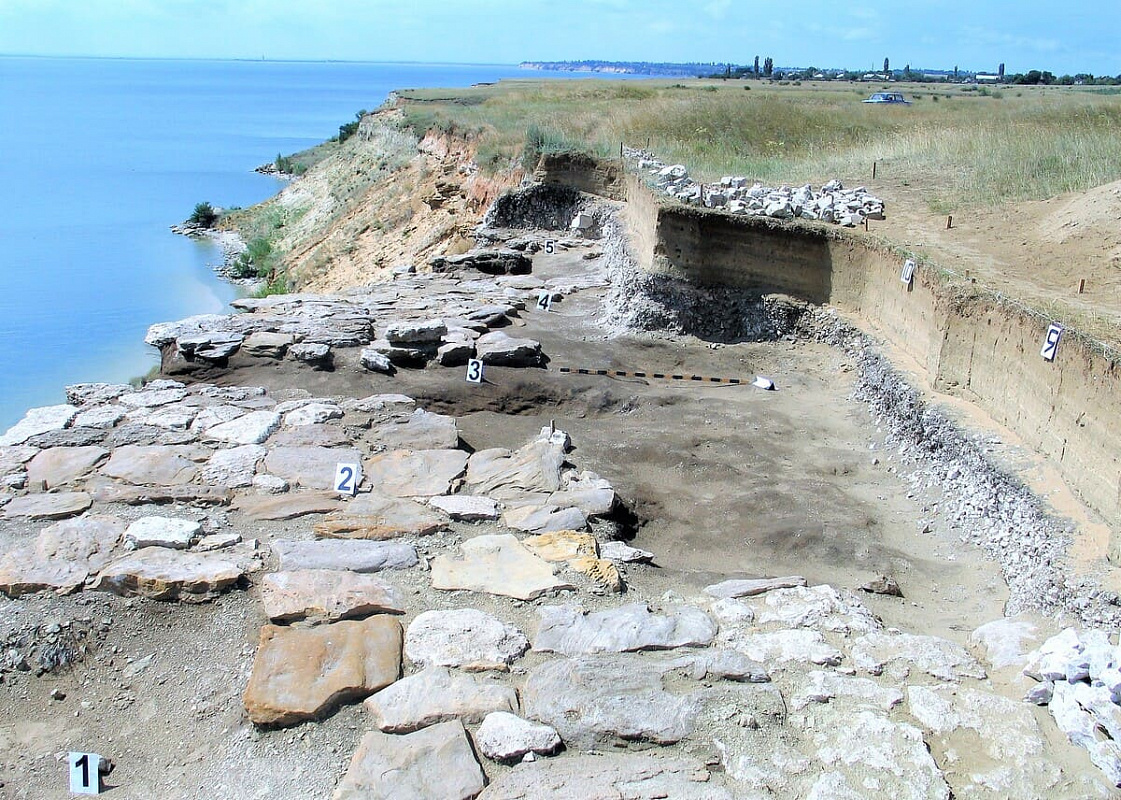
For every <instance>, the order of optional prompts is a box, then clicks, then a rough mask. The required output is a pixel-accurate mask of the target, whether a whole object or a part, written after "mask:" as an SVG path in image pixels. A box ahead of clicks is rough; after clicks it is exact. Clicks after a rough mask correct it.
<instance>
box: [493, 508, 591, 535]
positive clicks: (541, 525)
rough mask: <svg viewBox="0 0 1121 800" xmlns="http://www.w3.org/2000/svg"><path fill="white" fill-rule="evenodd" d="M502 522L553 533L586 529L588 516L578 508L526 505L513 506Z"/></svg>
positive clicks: (539, 531) (512, 526)
mask: <svg viewBox="0 0 1121 800" xmlns="http://www.w3.org/2000/svg"><path fill="white" fill-rule="evenodd" d="M502 524H503V525H505V526H506V527H507V528H513V529H515V530H519V531H525V532H526V533H552V532H556V531H578V530H584V529H585V528H587V527H588V518H587V517H586V516H584V512H583V511H581V510H580V509H578V508H557V507H556V506H553V505H543V506H539V505H525V506H517V507H515V508H511V509H510V510H509V511H507V512H506V513H505V514H503V515H502Z"/></svg>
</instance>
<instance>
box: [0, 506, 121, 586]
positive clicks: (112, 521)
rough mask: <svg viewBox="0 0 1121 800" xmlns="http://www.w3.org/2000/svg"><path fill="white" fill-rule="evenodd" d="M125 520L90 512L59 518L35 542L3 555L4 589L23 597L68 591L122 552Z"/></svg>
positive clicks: (0, 572) (0, 571) (0, 581)
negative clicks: (25, 595) (43, 592)
mask: <svg viewBox="0 0 1121 800" xmlns="http://www.w3.org/2000/svg"><path fill="white" fill-rule="evenodd" d="M124 531H125V523H124V521H122V520H120V519H118V518H117V517H111V516H101V515H90V516H86V517H82V518H80V519H73V520H65V521H63V522H56V523H55V524H54V525H51V526H50V527H48V528H44V529H43V530H42V531H40V532H39V535H38V536H37V537H36V538H35V542H34V543H33V544H30V545H26V546H24V547H19V548H16V549H15V550H13V551H11V552H9V553H8V554H7V555H5V556H4V557H3V558H0V592H3V593H4V594H6V595H8V596H9V597H19V596H21V595H24V594H29V593H31V592H38V591H42V590H53V591H56V592H58V593H59V594H68V593H70V592H73V591H76V590H78V589H81V588H82V586H83V585H84V584H85V582H86V579H87V578H89V576H90V575H91V574H93V573H96V572H97V571H98V570H100V569H101V568H102V567H104V566H105V565H106V564H108V563H109V562H110V561H112V560H113V559H114V558H116V557H117V556H118V555H119V554H120V544H121V535H122V534H123V533H124Z"/></svg>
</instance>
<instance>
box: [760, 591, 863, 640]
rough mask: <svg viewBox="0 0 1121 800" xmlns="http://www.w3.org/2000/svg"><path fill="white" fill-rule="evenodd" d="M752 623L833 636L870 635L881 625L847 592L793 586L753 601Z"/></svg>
mask: <svg viewBox="0 0 1121 800" xmlns="http://www.w3.org/2000/svg"><path fill="white" fill-rule="evenodd" d="M753 608H754V609H755V621H756V623H758V624H759V625H766V624H775V625H779V626H781V627H783V628H816V629H818V630H823V631H832V632H834V633H845V634H850V633H871V632H873V631H879V630H882V629H883V627H884V626H883V623H881V622H880V621H879V620H878V619H877V618H876V617H875V616H874V615H873V614H872V612H871V611H869V610H868V609H867V607H865V605H864V604H863V603H861V602H860V601H859V600H857V599H856V597H855V596H853V595H852V593H850V592H845V593H843V594H842V593H841V592H838V591H837V590H836V589H834V588H833V587H832V586H808V587H807V586H794V587H789V588H782V589H773V590H771V591H769V592H767V593H766V594H765V595H764V596H763V598H762V599H761V600H759V601H757V602H756V603H755V604H754V605H753Z"/></svg>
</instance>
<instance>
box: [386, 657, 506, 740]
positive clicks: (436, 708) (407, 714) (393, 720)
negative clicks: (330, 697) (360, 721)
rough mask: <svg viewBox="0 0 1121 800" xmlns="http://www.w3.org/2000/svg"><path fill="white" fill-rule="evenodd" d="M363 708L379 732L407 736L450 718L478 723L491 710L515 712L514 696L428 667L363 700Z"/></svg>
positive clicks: (460, 674)
mask: <svg viewBox="0 0 1121 800" xmlns="http://www.w3.org/2000/svg"><path fill="white" fill-rule="evenodd" d="M365 706H366V708H367V709H368V710H369V711H370V713H371V714H372V715H373V718H374V724H375V725H377V727H378V728H379V729H380V730H382V731H385V732H386V733H409V732H411V731H415V730H419V729H421V728H426V727H428V726H429V725H435V724H436V723H438V722H445V721H447V720H451V719H459V720H461V721H463V722H481V721H482V720H483V718H484V717H485V716H486V715H487V714H489V713H491V712H492V711H509V712H511V713H512V712H515V711H517V710H518V695H517V693H516V692H515V691H514V690H513V689H511V688H510V687H509V686H503V685H501V684H498V683H493V682H489V681H480V680H478V679H476V678H475V677H473V676H472V675H469V674H467V673H465V672H458V671H456V670H451V669H448V668H447V667H428V668H426V669H424V670H421V671H420V672H418V673H416V674H414V675H410V676H408V677H407V678H402V679H401V680H399V681H397V682H396V683H394V684H393V685H392V686H387V687H386V688H385V689H382V690H381V691H380V692H378V693H377V694H375V695H372V696H371V697H369V698H367V699H366V702H365Z"/></svg>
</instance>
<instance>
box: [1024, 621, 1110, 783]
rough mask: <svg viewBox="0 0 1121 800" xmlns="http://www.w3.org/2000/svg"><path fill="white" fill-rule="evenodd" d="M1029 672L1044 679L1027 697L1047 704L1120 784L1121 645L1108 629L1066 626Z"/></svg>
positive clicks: (1034, 654) (1033, 661)
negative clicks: (1119, 645) (1114, 640)
mask: <svg viewBox="0 0 1121 800" xmlns="http://www.w3.org/2000/svg"><path fill="white" fill-rule="evenodd" d="M1024 674H1025V675H1027V676H1028V677H1029V678H1032V679H1033V680H1036V681H1039V683H1038V684H1037V685H1036V686H1034V687H1032V688H1031V690H1029V691H1028V694H1027V697H1026V698H1025V699H1026V700H1028V701H1029V702H1032V703H1037V704H1039V705H1045V706H1047V707H1048V709H1049V710H1050V711H1051V715H1052V716H1053V717H1054V718H1055V724H1057V725H1058V726H1059V729H1060V730H1061V731H1063V733H1065V734H1066V735H1067V738H1068V739H1070V741H1071V742H1073V743H1074V744H1076V745H1078V746H1079V747H1082V748H1085V749H1086V751H1087V752H1088V753H1089V754H1090V760H1091V761H1093V762H1094V765H1095V766H1097V767H1098V769H1100V770H1101V771H1102V773H1103V774H1104V775H1105V776H1106V777H1107V778H1108V779H1109V781H1110V783H1111V784H1113V785H1121V708H1119V707H1118V706H1119V705H1121V647H1118V646H1117V645H1115V644H1114V643H1113V642H1112V641H1111V639H1110V635H1109V633H1108V632H1106V631H1103V630H1094V629H1090V630H1085V631H1083V632H1082V633H1081V634H1080V633H1079V632H1078V631H1077V630H1075V629H1074V628H1067V629H1066V630H1064V631H1063V632H1062V633H1059V634H1058V635H1056V636H1053V637H1051V638H1050V639H1048V640H1047V641H1045V642H1044V643H1043V644H1042V645H1040V647H1039V649H1037V650H1035V651H1033V652H1032V653H1031V655H1030V657H1029V658H1028V661H1027V664H1026V666H1025V667H1024Z"/></svg>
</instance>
